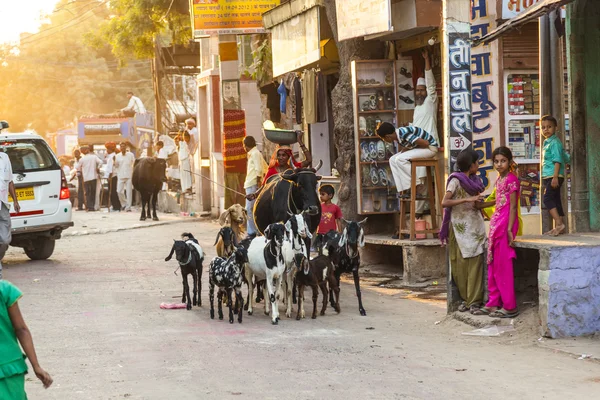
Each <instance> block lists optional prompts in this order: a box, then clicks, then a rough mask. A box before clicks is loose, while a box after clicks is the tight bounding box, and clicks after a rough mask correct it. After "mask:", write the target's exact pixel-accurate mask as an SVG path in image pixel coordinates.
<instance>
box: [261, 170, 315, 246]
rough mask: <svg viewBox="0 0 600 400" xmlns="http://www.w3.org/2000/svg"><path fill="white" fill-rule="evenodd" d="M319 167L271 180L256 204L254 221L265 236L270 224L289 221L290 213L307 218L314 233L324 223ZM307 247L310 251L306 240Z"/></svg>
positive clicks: (294, 171)
mask: <svg viewBox="0 0 600 400" xmlns="http://www.w3.org/2000/svg"><path fill="white" fill-rule="evenodd" d="M321 165H323V162H322V161H319V164H318V165H317V167H316V168H314V169H313V168H298V169H294V170H289V171H286V172H284V173H283V174H280V175H275V176H273V177H272V178H270V179H269V182H268V183H266V184H265V187H264V188H263V189H262V190H261V192H260V194H259V195H258V198H257V199H256V203H255V204H254V222H255V223H256V227H257V228H258V230H259V232H261V233H263V232H264V230H265V229H266V228H267V226H269V225H270V224H274V223H277V222H281V221H287V219H288V217H289V214H294V215H295V214H300V213H302V212H303V211H304V212H305V213H304V214H305V215H308V220H307V223H308V228H309V231H310V232H311V233H313V234H314V233H315V232H316V231H317V228H318V227H319V222H320V221H321V202H320V201H319V195H318V194H317V183H318V181H319V180H320V179H321V177H320V176H317V171H318V170H319V168H321ZM305 242H306V247H307V248H310V239H309V238H306V239H305Z"/></svg>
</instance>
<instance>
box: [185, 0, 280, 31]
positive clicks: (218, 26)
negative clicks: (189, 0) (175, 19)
mask: <svg viewBox="0 0 600 400" xmlns="http://www.w3.org/2000/svg"><path fill="white" fill-rule="evenodd" d="M280 2H281V1H280V0H193V4H192V12H191V14H192V26H193V27H194V38H195V39H198V38H201V37H205V36H210V35H228V34H244V33H264V32H266V31H265V29H264V27H263V22H262V14H263V13H265V12H267V11H269V10H270V9H272V8H275V7H277V6H278V5H279V3H280Z"/></svg>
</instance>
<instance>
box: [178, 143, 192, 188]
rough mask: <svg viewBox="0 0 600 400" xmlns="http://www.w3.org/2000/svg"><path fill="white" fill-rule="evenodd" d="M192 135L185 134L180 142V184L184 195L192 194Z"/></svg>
mask: <svg viewBox="0 0 600 400" xmlns="http://www.w3.org/2000/svg"><path fill="white" fill-rule="evenodd" d="M189 143H190V134H189V133H188V132H184V133H183V139H182V140H180V141H179V154H178V155H179V182H180V183H181V192H182V193H188V194H191V193H192V173H191V170H192V167H191V163H190V148H189Z"/></svg>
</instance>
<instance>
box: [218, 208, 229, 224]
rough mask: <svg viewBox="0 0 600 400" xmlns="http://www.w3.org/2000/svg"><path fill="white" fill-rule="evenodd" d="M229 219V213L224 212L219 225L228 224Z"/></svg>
mask: <svg viewBox="0 0 600 400" xmlns="http://www.w3.org/2000/svg"><path fill="white" fill-rule="evenodd" d="M227 217H229V211H223V212H222V213H221V215H220V216H219V225H221V226H223V225H225V224H226V223H227Z"/></svg>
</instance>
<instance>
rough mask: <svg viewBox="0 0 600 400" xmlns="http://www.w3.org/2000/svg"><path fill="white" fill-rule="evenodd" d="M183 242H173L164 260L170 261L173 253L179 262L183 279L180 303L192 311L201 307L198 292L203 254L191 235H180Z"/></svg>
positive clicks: (200, 286) (200, 284)
mask: <svg viewBox="0 0 600 400" xmlns="http://www.w3.org/2000/svg"><path fill="white" fill-rule="evenodd" d="M181 236H182V237H183V238H184V240H174V241H173V247H171V252H170V253H169V255H168V256H167V257H166V258H165V261H170V260H171V258H172V257H173V253H175V258H176V259H177V261H178V262H179V267H180V269H181V277H182V279H183V295H182V297H181V302H182V303H186V304H187V307H186V308H187V309H188V310H191V309H192V304H193V305H198V306H202V300H201V299H200V294H201V293H200V291H201V288H202V261H204V252H203V251H202V248H201V247H200V245H198V241H197V240H196V239H195V238H194V236H193V235H192V234H191V233H184V234H183V235H181ZM188 275H192V278H193V282H194V286H193V293H194V297H193V298H192V297H191V296H190V287H189V283H188Z"/></svg>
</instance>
